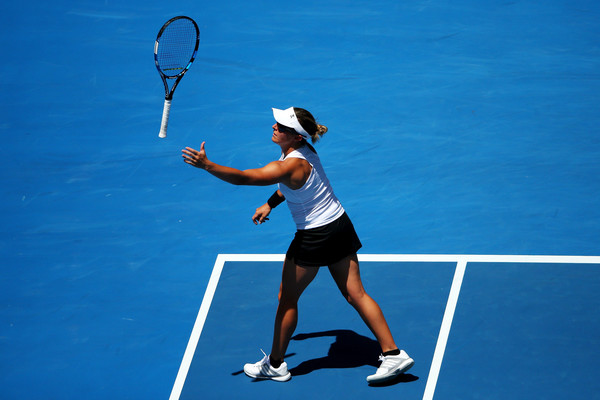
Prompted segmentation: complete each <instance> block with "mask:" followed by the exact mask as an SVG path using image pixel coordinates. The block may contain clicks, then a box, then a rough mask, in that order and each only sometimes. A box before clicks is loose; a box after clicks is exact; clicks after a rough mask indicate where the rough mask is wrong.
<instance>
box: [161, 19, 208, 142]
mask: <svg viewBox="0 0 600 400" xmlns="http://www.w3.org/2000/svg"><path fill="white" fill-rule="evenodd" d="M179 19H187V20H189V21H191V22H192V24H193V25H194V28H195V29H196V45H195V47H194V52H193V53H192V56H191V58H190V61H189V62H188V63H187V65H186V66H185V67H184V68H183V70H182V71H181V72H180V73H178V74H177V75H174V76H168V75H166V74H165V73H164V72H163V71H162V70H161V68H160V65H159V63H158V46H159V43H160V38H161V36H162V34H163V32H164V31H165V29H167V27H168V26H169V25H170V24H171V23H172V22H174V21H177V20H179ZM199 44H200V29H198V24H196V21H194V20H193V19H192V18H190V17H186V16H184V15H180V16H177V17H173V18H171V19H170V20H168V21H167V22H165V24H164V25H163V26H162V28H160V31H158V35H156V41H155V42H154V65H155V66H156V69H157V70H158V74H159V75H160V78H161V79H162V81H163V84H164V86H165V104H164V106H163V115H162V120H161V124H160V125H161V127H160V132H159V134H158V136H159V137H161V138H165V137H166V136H167V126H168V124H169V114H170V111H171V100H173V94H174V93H175V89H176V88H177V85H178V84H179V82H180V81H181V79H182V78H183V76H184V75H185V73H186V72H187V71H188V70H189V69H190V67H191V66H192V63H193V62H194V60H195V59H196V53H197V52H198V45H199ZM172 79H175V82H174V83H173V86H171V88H170V89H169V81H168V80H172Z"/></svg>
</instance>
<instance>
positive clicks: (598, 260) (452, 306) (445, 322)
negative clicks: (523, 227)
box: [169, 254, 600, 400]
mask: <svg viewBox="0 0 600 400" xmlns="http://www.w3.org/2000/svg"><path fill="white" fill-rule="evenodd" d="M284 257H285V255H284V254H219V255H218V256H217V260H216V261H215V265H214V267H213V271H212V274H211V276H210V280H209V282H208V286H207V288H206V292H205V293H204V298H203V299H202V304H201V306H200V310H199V311H198V316H197V317H196V322H195V323H194V328H193V329H192V334H191V336H190V340H189V341H188V345H187V348H186V349H185V354H184V355H183V360H182V361H181V366H180V367H179V371H178V373H177V378H176V379H175V384H174V385H173V390H172V391H171V396H170V397H169V400H179V397H180V396H181V391H182V390H183V385H184V383H185V379H186V378H187V374H188V372H189V369H190V365H191V363H192V359H193V358H194V353H195V352H196V346H197V345H198V341H199V340H200V334H201V333H202V329H203V327H204V322H205V321H206V317H207V315H208V311H209V309H210V305H211V303H212V299H213V296H214V294H215V291H216V289H217V284H218V283H219V278H220V277H221V272H222V271H223V266H224V265H225V263H226V262H228V261H231V262H282V261H283V259H284ZM358 259H359V261H361V262H454V263H457V266H456V270H455V273H454V279H453V281H452V286H451V288H450V295H449V296H448V303H447V304H446V310H445V312H444V317H443V319H442V326H441V328H440V333H439V336H438V341H437V344H436V348H435V352H434V355H433V361H432V364H431V368H430V370H429V376H428V378H427V383H426V386H425V394H424V396H423V400H431V399H433V394H434V392H435V386H436V384H437V379H438V376H439V372H440V368H441V365H442V360H443V357H444V352H445V350H446V344H447V341H448V336H449V334H450V328H451V326H452V319H453V317H454V311H455V310H456V304H457V301H458V295H459V293H460V287H461V284H462V280H463V277H464V273H465V269H466V265H467V263H469V262H484V263H485V262H489V263H523V264H529V263H547V264H600V256H541V255H540V256H535V255H460V254H359V255H358Z"/></svg>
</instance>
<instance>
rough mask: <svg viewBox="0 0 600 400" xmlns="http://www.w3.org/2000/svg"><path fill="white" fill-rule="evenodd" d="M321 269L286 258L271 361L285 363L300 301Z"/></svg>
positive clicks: (296, 321)
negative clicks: (303, 265)
mask: <svg viewBox="0 0 600 400" xmlns="http://www.w3.org/2000/svg"><path fill="white" fill-rule="evenodd" d="M317 272H319V268H314V267H308V268H305V267H301V266H299V265H296V263H295V262H294V261H293V260H290V259H288V258H286V260H285V262H284V264H283V272H282V274H281V287H280V290H279V306H278V307H277V314H276V315H275V326H274V332H273V345H272V347H271V359H272V360H277V361H283V358H284V356H285V352H286V350H287V347H288V344H289V343H290V339H291V338H292V335H293V334H294V330H295V329H296V324H297V323H298V300H299V299H300V295H301V294H302V292H304V289H306V287H307V286H308V285H309V284H310V283H311V282H312V280H313V279H314V278H315V276H316V275H317Z"/></svg>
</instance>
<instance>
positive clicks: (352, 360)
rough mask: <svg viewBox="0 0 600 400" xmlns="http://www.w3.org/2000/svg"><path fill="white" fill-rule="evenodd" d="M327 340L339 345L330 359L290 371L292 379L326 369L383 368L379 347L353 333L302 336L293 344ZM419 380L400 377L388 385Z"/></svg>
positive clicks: (329, 354)
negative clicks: (313, 339)
mask: <svg viewBox="0 0 600 400" xmlns="http://www.w3.org/2000/svg"><path fill="white" fill-rule="evenodd" d="M326 336H331V337H335V341H334V342H333V343H332V344H331V347H330V348H329V351H328V352H327V355H326V356H324V357H320V358H314V359H312V360H306V361H303V362H301V363H300V364H299V365H297V366H295V367H294V368H291V369H290V372H291V374H292V376H300V375H306V374H310V373H311V372H314V371H316V370H319V369H325V368H335V369H339V368H357V367H361V366H365V365H369V366H371V367H373V368H375V369H376V368H377V367H379V364H380V361H379V360H378V359H377V355H378V354H380V353H381V347H379V343H377V341H375V340H373V339H369V338H368V337H365V336H362V335H359V334H358V333H356V332H354V331H351V330H347V329H336V330H331V331H325V332H314V333H301V334H298V335H295V336H294V337H293V338H292V340H307V339H312V338H320V337H326ZM374 372H375V371H373V373H374ZM417 379H419V378H418V377H417V376H414V375H411V374H400V375H399V376H397V377H396V378H395V379H393V380H391V381H388V382H386V383H385V384H384V385H385V386H389V385H394V384H396V383H400V382H413V381H416V380H417ZM379 386H381V385H379Z"/></svg>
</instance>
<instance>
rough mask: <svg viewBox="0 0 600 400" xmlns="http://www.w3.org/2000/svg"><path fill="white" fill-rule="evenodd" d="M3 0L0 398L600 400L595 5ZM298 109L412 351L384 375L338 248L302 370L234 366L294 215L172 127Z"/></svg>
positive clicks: (224, 135) (298, 342) (599, 31)
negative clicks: (212, 171)
mask: <svg viewBox="0 0 600 400" xmlns="http://www.w3.org/2000/svg"><path fill="white" fill-rule="evenodd" d="M0 10H1V11H2V15H3V24H2V25H1V26H2V28H0V29H2V35H1V36H0V43H1V46H2V49H3V55H4V57H3V62H2V63H1V64H0V72H1V76H2V78H1V80H0V85H1V87H2V89H3V93H4V96H2V99H0V105H1V106H2V117H3V118H2V122H1V123H0V135H1V136H2V144H1V145H0V155H1V157H0V179H1V181H2V183H3V185H2V189H1V190H2V202H1V203H0V218H1V222H2V224H1V226H2V229H1V230H0V265H1V266H2V274H1V275H0V387H1V388H2V390H1V393H2V394H1V395H0V398H2V399H22V398H29V399H36V398H44V399H71V398H81V397H86V398H88V399H106V398H115V399H150V398H169V396H171V398H181V399H190V398H195V397H199V396H202V397H203V398H207V399H210V398H232V397H234V398H235V397H237V396H239V393H244V396H245V397H248V398H256V397H266V396H277V397H284V396H285V397H288V398H295V397H300V396H303V397H306V395H312V396H315V398H333V397H335V398H338V397H342V396H343V397H346V398H353V396H356V398H378V397H379V396H382V395H384V396H388V395H389V396H403V397H404V398H416V399H431V398H435V399H455V398H461V399H478V398H486V399H500V398H516V399H518V398H547V399H562V398H565V397H573V396H575V397H581V398H587V399H594V398H600V396H599V395H598V393H599V391H598V389H599V388H598V383H597V380H596V379H594V373H595V371H596V370H597V368H598V361H597V360H596V358H595V357H594V355H595V354H596V353H597V352H598V350H599V345H598V339H597V338H598V337H600V329H599V322H598V320H599V319H598V311H597V310H598V303H599V298H598V293H599V290H598V289H599V288H598V286H599V279H600V271H599V269H598V268H599V266H600V261H599V260H598V258H597V257H598V256H600V251H599V248H600V246H599V243H600V242H599V240H598V239H599V238H600V207H599V205H598V200H599V199H600V178H599V177H600V163H599V162H598V160H599V159H600V135H599V132H598V126H600V112H599V109H598V104H600V74H599V72H598V71H600V25H599V24H598V23H597V21H598V18H599V17H600V5H598V3H597V2H593V1H589V0H575V1H569V2H567V1H560V0H549V1H545V2H534V1H510V2H506V1H489V2H485V3H482V2H476V1H474V0H460V1H452V2H450V1H416V0H415V1H404V2H393V1H389V0H373V1H369V2H367V1H355V2H342V1H337V0H336V1H327V2H317V1H313V0H310V1H306V2H303V3H302V4H298V3H285V2H284V3H282V2H275V1H272V0H265V1H258V2H241V1H221V2H205V1H194V2H192V1H183V2H179V3H177V4H176V5H174V4H168V3H164V2H156V1H152V0H149V1H145V2H141V1H138V0H132V1H129V2H125V3H123V2H111V1H104V2H95V1H87V0H84V1H79V2H72V1H64V0H58V1H56V2H52V3H48V2H41V1H38V0H33V1H30V2H29V3H11V2H4V3H3V4H2V5H1V6H0ZM176 15H188V16H190V17H192V18H194V19H195V20H196V21H197V23H198V25H199V27H200V48H199V51H198V55H197V57H196V60H195V62H194V64H193V65H192V67H191V69H190V71H189V73H188V74H187V75H186V76H185V77H184V79H183V80H182V82H181V84H180V85H179V87H178V89H177V92H176V93H175V96H174V99H173V104H172V109H171V118H170V122H169V136H168V137H167V138H166V139H159V138H158V130H159V127H160V117H161V113H162V106H163V101H164V90H163V87H162V82H161V81H160V79H159V76H158V74H157V71H156V68H155V66H154V60H153V56H152V52H153V47H154V40H155V38H156V34H157V32H158V30H159V29H160V27H161V26H162V24H163V23H164V22H165V21H166V20H167V19H169V18H171V17H174V16H176ZM292 105H294V106H300V107H304V108H306V109H308V110H310V111H311V112H312V113H313V114H314V115H315V116H316V117H317V119H318V121H319V122H320V123H322V124H324V125H326V126H327V127H328V128H329V131H328V133H327V134H326V135H325V136H324V138H323V140H322V141H321V142H319V143H318V144H317V145H316V149H317V151H318V152H319V155H320V157H321V159H322V161H323V164H324V167H325V169H326V171H327V175H328V177H329V179H330V180H331V182H332V184H333V187H334V190H335V192H336V195H337V197H338V198H340V200H341V201H342V204H343V206H344V208H345V209H346V210H347V212H348V214H349V215H350V217H351V218H352V222H353V223H354V225H355V227H356V230H357V232H358V234H359V236H360V238H361V241H362V243H363V244H364V247H363V248H362V249H361V251H360V254H359V256H360V257H361V269H362V270H361V272H362V274H363V279H364V281H365V285H366V287H367V289H369V291H370V293H371V295H372V296H373V297H374V298H375V299H376V300H377V301H378V302H379V303H380V305H381V307H382V309H383V311H384V313H385V314H386V318H387V319H388V320H389V322H390V325H391V327H392V331H393V333H394V334H395V336H396V340H397V342H399V344H401V345H402V346H403V347H404V348H405V349H406V350H407V351H408V352H409V353H410V354H411V356H412V357H413V358H414V359H415V362H416V363H415V366H414V367H413V368H412V369H411V370H410V371H408V372H407V374H405V376H403V377H402V379H400V380H398V381H396V382H393V384H391V385H388V386H385V387H371V386H368V385H367V383H366V381H365V377H366V375H368V374H370V373H372V371H373V370H374V369H375V368H376V365H377V356H378V355H379V353H378V349H377V348H376V346H374V339H373V337H372V336H371V335H370V332H368V331H367V330H366V328H365V327H364V326H363V324H362V322H361V321H360V318H358V316H357V315H355V312H354V310H353V309H351V307H349V306H348V305H347V304H346V303H345V301H344V299H343V298H342V297H341V296H340V295H339V293H338V292H337V289H336V288H335V285H334V283H333V281H332V279H331V278H330V277H329V275H328V273H327V271H326V270H323V271H321V272H320V273H319V275H318V276H317V279H316V280H315V282H314V283H313V285H311V286H310V287H309V288H308V289H307V292H306V294H305V296H304V297H303V299H302V300H301V309H300V312H301V315H300V323H299V326H298V329H297V330H296V334H297V337H295V339H294V340H293V341H292V343H291V345H290V349H289V352H290V354H289V357H288V358H287V361H288V363H289V365H290V368H291V370H292V374H293V378H292V380H291V381H290V382H287V383H285V384H280V383H275V382H253V381H252V380H251V379H249V378H247V377H246V376H245V375H244V374H243V372H242V373H240V371H242V367H243V365H244V363H246V362H254V361H257V360H258V359H259V358H260V357H261V356H262V354H261V353H260V348H261V347H262V348H263V349H265V350H266V351H268V349H269V348H270V341H271V330H272V324H273V321H272V320H273V315H274V304H276V301H277V297H276V296H277V289H278V280H279V279H280V271H281V262H280V261H281V255H282V254H284V253H285V251H286V250H287V247H288V245H289V242H290V240H291V239H292V237H293V233H294V230H295V226H294V223H293V221H292V219H291V218H290V215H289V212H288V210H286V207H285V206H281V208H279V209H277V210H275V211H274V212H273V213H272V214H271V216H270V221H269V222H268V223H266V224H263V225H260V226H258V227H257V226H255V225H254V224H253V223H252V222H251V216H252V214H253V213H254V210H255V209H256V208H257V207H258V206H260V205H261V204H263V203H264V202H265V201H266V199H267V198H268V197H269V196H270V195H271V193H272V192H273V190H274V188H272V187H267V188H264V187H263V188H261V187H237V186H231V185H228V184H225V183H223V182H222V181H219V180H217V179H215V178H214V177H212V176H209V175H208V174H206V173H204V172H203V171H200V170H197V169H194V168H191V167H190V166H188V165H186V164H185V163H183V162H182V160H181V149H182V148H184V147H185V146H191V147H195V148H198V147H199V146H200V143H202V142H203V141H206V150H207V155H208V157H209V158H210V159H211V160H213V161H215V162H217V163H221V164H225V165H230V166H233V167H236V168H241V169H245V168H256V167H260V166H263V165H265V164H266V163H268V162H270V161H272V160H274V159H277V158H278V157H279V148H278V147H277V146H276V145H274V144H273V143H271V140H270V138H271V134H272V130H271V125H272V124H273V115H272V113H271V107H278V108H287V107H290V106H292ZM530 257H534V258H530ZM537 257H541V258H537ZM215 271H219V274H218V276H217V275H215ZM211 277H215V278H214V279H213V278H211ZM217 277H218V279H216V278H217ZM459 278H460V279H459ZM457 279H458V280H457ZM458 282H460V285H458ZM457 285H458V286H457ZM211 293H212V294H211ZM213 294H214V296H213ZM207 296H208V297H207ZM209 300H210V301H209ZM324 304H325V305H327V306H326V307H324V306H323V305H324ZM450 316H451V319H448V318H450ZM200 328H201V329H200ZM191 350H193V351H191ZM206 371H208V372H206ZM184 372H185V373H184ZM232 393H233V394H232Z"/></svg>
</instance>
